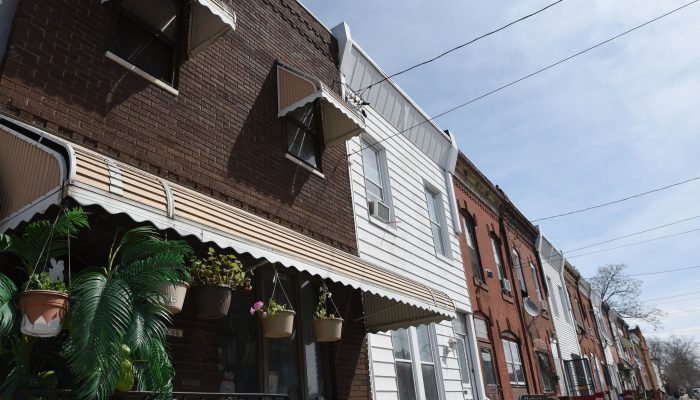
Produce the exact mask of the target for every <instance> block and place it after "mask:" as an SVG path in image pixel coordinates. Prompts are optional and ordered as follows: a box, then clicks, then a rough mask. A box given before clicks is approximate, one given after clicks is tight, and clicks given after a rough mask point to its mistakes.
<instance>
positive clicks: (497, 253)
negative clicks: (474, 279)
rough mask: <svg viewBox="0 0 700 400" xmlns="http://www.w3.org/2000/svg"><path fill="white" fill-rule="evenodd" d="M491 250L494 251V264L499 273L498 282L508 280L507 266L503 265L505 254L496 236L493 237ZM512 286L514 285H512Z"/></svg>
mask: <svg viewBox="0 0 700 400" xmlns="http://www.w3.org/2000/svg"><path fill="white" fill-rule="evenodd" d="M491 250H492V251H493V258H494V263H495V264H496V272H497V273H498V280H500V281H502V280H503V279H507V278H506V277H505V276H504V274H505V271H506V269H505V266H504V265H503V254H502V253H501V241H500V240H498V239H497V238H496V237H495V236H494V235H491ZM511 286H512V285H511Z"/></svg>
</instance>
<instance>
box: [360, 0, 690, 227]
mask: <svg viewBox="0 0 700 400" xmlns="http://www.w3.org/2000/svg"><path fill="white" fill-rule="evenodd" d="M698 1H700V0H693V1H691V2H690V3H687V4H684V5H682V6H680V7H678V8H676V9H673V10H671V11H669V12H667V13H665V14H662V15H660V16H658V17H656V18H654V19H650V20H649V21H647V22H644V23H643V24H640V25H637V26H635V27H634V28H631V29H628V30H626V31H624V32H622V33H620V34H618V35H616V36H613V37H611V38H610V39H607V40H604V41H602V42H599V43H598V44H596V45H593V46H591V47H588V48H586V49H584V50H581V51H579V52H578V53H576V54H573V55H571V56H569V57H566V58H563V59H561V60H559V61H557V62H555V63H553V64H549V65H548V66H546V67H543V68H540V69H538V70H537V71H535V72H532V73H530V74H527V75H525V76H523V77H521V78H519V79H516V80H514V81H511V82H510V83H507V84H505V85H502V86H500V87H498V88H496V89H493V90H491V91H488V92H486V93H484V94H482V95H480V96H477V97H474V98H473V99H471V100H468V101H466V102H464V103H462V104H460V105H457V106H455V107H452V108H450V109H448V110H446V111H443V112H441V113H440V114H437V115H435V116H433V117H430V118H427V119H426V120H425V121H422V122H419V123H417V124H415V125H413V126H411V127H409V128H406V129H404V130H402V131H399V132H396V133H393V134H391V135H389V136H387V137H385V138H382V139H379V140H377V141H375V142H374V143H371V144H370V145H369V146H366V147H363V146H362V145H360V148H359V149H358V150H355V151H353V152H350V153H348V157H350V156H352V155H354V154H357V153H359V152H361V151H362V150H364V149H366V148H370V147H374V146H375V145H377V144H378V143H381V142H385V141H387V140H389V139H391V138H394V137H396V136H398V135H400V134H402V133H405V132H408V131H410V130H411V129H413V128H417V127H419V126H421V125H424V124H427V123H428V122H431V121H434V120H436V119H438V118H440V117H442V116H444V115H446V114H449V113H451V112H454V111H457V110H459V109H460V108H463V107H466V106H468V105H469V104H472V103H474V102H477V101H479V100H481V99H483V98H484V97H487V96H490V95H492V94H494V93H497V92H500V91H501V90H503V89H506V88H508V87H511V86H513V85H515V84H517V83H520V82H522V81H524V80H525V79H528V78H531V77H533V76H535V75H537V74H540V73H542V72H544V71H547V70H549V69H551V68H554V67H556V66H557V65H559V64H562V63H564V62H566V61H569V60H571V59H572V58H575V57H578V56H580V55H582V54H584V53H587V52H589V51H591V50H593V49H596V48H598V47H600V46H602V45H604V44H607V43H609V42H612V41H613V40H615V39H618V38H620V37H622V36H624V35H627V34H629V33H631V32H634V31H636V30H637V29H640V28H642V27H644V26H646V25H649V24H651V23H653V22H656V21H658V20H660V19H662V18H664V17H667V16H669V15H671V14H673V13H676V12H678V11H680V10H682V9H683V8H685V7H688V6H690V5H692V4H694V3H697V2H698ZM552 218H554V217H552Z"/></svg>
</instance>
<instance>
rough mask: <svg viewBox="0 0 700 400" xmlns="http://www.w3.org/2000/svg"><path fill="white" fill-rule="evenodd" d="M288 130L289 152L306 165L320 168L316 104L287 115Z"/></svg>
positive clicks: (310, 104)
mask: <svg viewBox="0 0 700 400" xmlns="http://www.w3.org/2000/svg"><path fill="white" fill-rule="evenodd" d="M286 129H287V152H288V153H289V154H291V155H293V156H294V157H296V158H298V159H299V160H301V161H303V162H305V163H306V164H308V165H310V166H312V167H314V168H318V167H319V165H318V158H317V154H316V149H317V143H316V135H317V134H316V113H315V106H314V103H309V104H307V105H305V106H303V107H300V108H297V109H296V110H294V111H292V112H290V113H289V114H287V128H286Z"/></svg>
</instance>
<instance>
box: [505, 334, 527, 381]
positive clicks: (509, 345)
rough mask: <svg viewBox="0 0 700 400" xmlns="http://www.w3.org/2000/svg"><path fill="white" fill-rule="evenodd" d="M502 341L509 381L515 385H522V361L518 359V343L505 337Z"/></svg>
mask: <svg viewBox="0 0 700 400" xmlns="http://www.w3.org/2000/svg"><path fill="white" fill-rule="evenodd" d="M502 341H503V352H504V353H505V356H506V366H507V368H508V377H509V379H510V383H512V384H515V385H524V384H525V374H524V372H523V363H522V361H520V350H519V348H518V344H517V343H516V342H514V341H511V340H507V339H503V340H502Z"/></svg>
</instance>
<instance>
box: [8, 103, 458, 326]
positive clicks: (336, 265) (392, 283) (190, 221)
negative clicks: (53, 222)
mask: <svg viewBox="0 0 700 400" xmlns="http://www.w3.org/2000/svg"><path fill="white" fill-rule="evenodd" d="M64 197H70V198H72V199H73V200H75V201H76V202H78V203H79V204H82V205H97V206H100V207H102V208H103V209H105V210H106V211H107V212H109V213H112V214H118V213H125V214H127V215H129V216H130V217H131V218H132V219H133V220H135V221H137V222H144V221H148V222H150V223H152V224H154V225H155V226H156V227H157V228H158V229H169V228H170V229H174V230H175V231H177V232H178V233H179V234H180V235H182V236H187V235H194V236H196V237H198V238H199V239H200V240H201V241H202V242H208V241H212V242H215V243H216V244H217V245H219V246H220V247H222V248H232V249H234V250H235V251H236V252H238V253H240V254H243V253H249V254H250V255H251V256H253V257H254V258H257V259H266V260H267V261H269V262H270V263H280V264H282V265H284V266H286V267H291V268H295V269H297V270H300V271H306V272H308V273H310V274H312V275H317V276H320V277H321V278H324V279H330V280H332V281H335V282H338V283H341V284H344V285H348V286H351V287H353V288H356V289H360V290H362V291H363V304H364V308H365V321H366V325H367V327H368V329H369V331H371V332H379V331H385V330H389V329H395V328H403V327H408V326H415V325H419V324H423V323H430V322H437V321H441V320H445V319H452V318H453V317H454V315H455V307H454V304H453V302H452V299H450V297H449V296H448V295H447V294H445V293H443V292H441V291H437V290H432V289H431V288H429V287H427V286H426V285H424V284H422V283H419V282H416V281H414V280H412V279H408V278H406V277H404V276H401V275H398V274H396V273H393V272H391V271H389V270H386V269H384V268H382V267H380V266H378V265H375V264H372V263H370V262H368V261H365V260H363V259H361V258H359V257H356V256H353V255H351V254H348V253H345V252H343V251H341V250H338V249H336V248H334V247H331V246H329V245H326V244H325V243H322V242H319V241H317V240H314V239H312V238H309V237H307V236H305V235H302V234H300V233H298V232H296V231H293V230H291V229H288V228H285V227H283V226H281V225H278V224H275V223H273V222H271V221H269V220H266V219H264V218H261V217H258V216H256V215H253V214H251V213H248V212H246V211H243V210H241V209H239V208H236V207H234V206H232V205H230V204H228V203H224V202H221V201H218V200H215V199H213V198H210V197H208V196H206V195H204V194H202V193H199V192H196V191H193V190H191V189H188V188H185V187H183V186H181V185H178V184H176V183H172V182H168V181H166V180H164V179H162V178H159V177H157V176H155V175H152V174H149V173H146V172H144V171H141V170H138V169H136V168H133V167H131V166H128V165H126V164H124V163H121V162H119V161H116V160H113V159H110V158H107V157H105V156H102V155H100V154H98V153H96V152H94V151H91V150H89V149H86V148H84V147H81V146H78V145H74V144H71V143H68V142H65V141H63V140H61V139H58V138H56V137H54V136H52V135H50V134H48V133H45V132H42V131H40V130H38V129H36V128H33V127H31V126H29V125H26V124H23V123H19V122H17V121H13V120H10V119H7V118H4V117H0V232H4V231H6V230H8V229H12V228H14V227H16V226H17V225H18V224H19V223H20V222H22V221H28V220H30V219H31V218H32V217H33V216H34V215H35V214H36V213H39V212H42V211H44V210H46V209H47V208H48V207H49V206H51V205H53V204H59V203H60V202H61V201H62V200H63V198H64Z"/></svg>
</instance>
